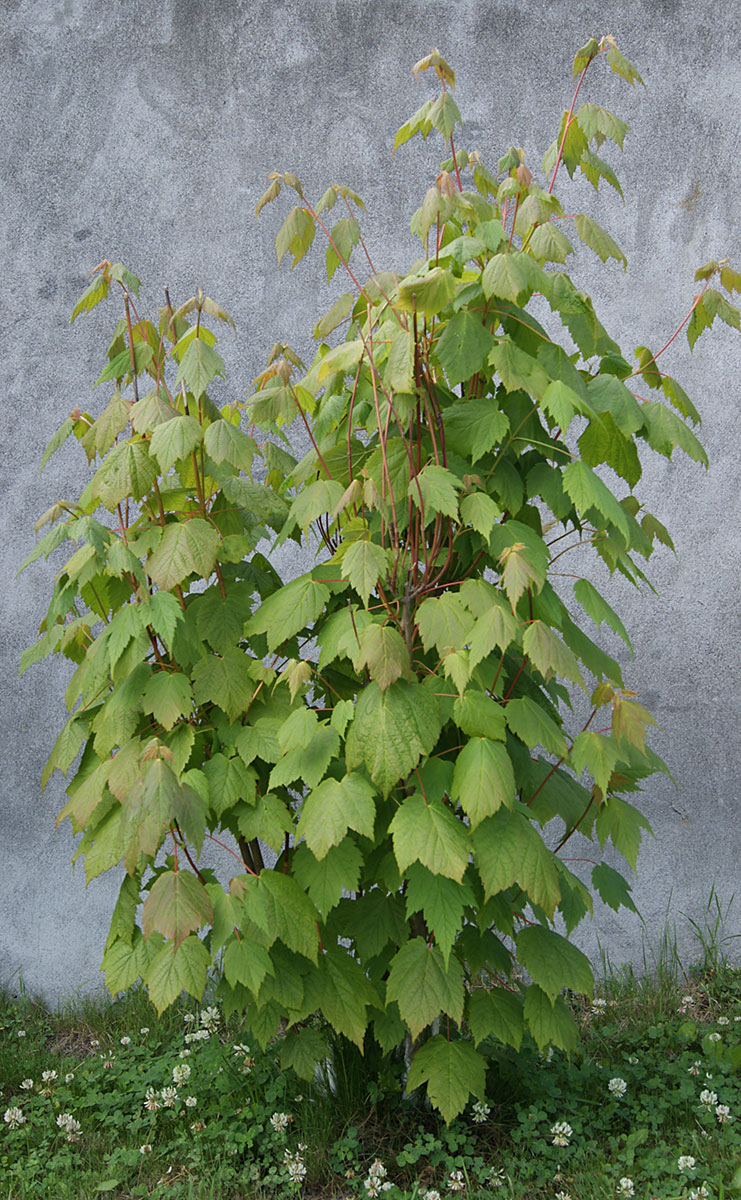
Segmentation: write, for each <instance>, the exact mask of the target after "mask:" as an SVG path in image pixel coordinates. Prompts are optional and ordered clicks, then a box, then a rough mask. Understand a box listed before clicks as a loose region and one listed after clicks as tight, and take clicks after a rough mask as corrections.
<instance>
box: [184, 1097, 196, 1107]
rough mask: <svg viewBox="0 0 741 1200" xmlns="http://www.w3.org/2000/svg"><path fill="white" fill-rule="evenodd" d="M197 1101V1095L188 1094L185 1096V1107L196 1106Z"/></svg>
mask: <svg viewBox="0 0 741 1200" xmlns="http://www.w3.org/2000/svg"><path fill="white" fill-rule="evenodd" d="M197 1103H198V1101H197V1100H196V1098H195V1096H186V1097H185V1107H186V1108H195V1106H196V1104H197Z"/></svg>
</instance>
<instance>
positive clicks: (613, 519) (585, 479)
mask: <svg viewBox="0 0 741 1200" xmlns="http://www.w3.org/2000/svg"><path fill="white" fill-rule="evenodd" d="M665 411H667V412H668V409H667V410H665ZM688 432H689V431H688ZM563 486H564V488H565V489H566V491H567V492H568V494H569V496H570V497H571V499H572V500H573V501H574V504H575V505H576V508H577V510H578V512H579V513H580V514H581V515H582V516H587V514H588V513H589V511H590V509H596V510H597V511H598V512H600V513H601V514H602V516H603V517H605V519H606V520H607V521H609V522H610V523H611V524H612V525H614V526H615V528H616V529H617V530H618V531H619V532H620V533H621V534H622V535H623V538H624V539H625V543H626V545H630V527H629V525H628V520H627V517H626V515H625V509H624V508H622V506H621V505H620V502H619V501H618V500H617V499H616V498H615V496H614V495H613V494H612V492H611V491H610V489H609V487H608V486H607V484H606V483H603V482H602V480H601V479H600V477H599V475H595V473H594V471H593V470H592V469H591V468H590V467H588V466H587V464H586V463H585V462H581V461H578V460H577V461H576V462H572V463H569V465H568V467H566V468H565V469H564V472H563Z"/></svg>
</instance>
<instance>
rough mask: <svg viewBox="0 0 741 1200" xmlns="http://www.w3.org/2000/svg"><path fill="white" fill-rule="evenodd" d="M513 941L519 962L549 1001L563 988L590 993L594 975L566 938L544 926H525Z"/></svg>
mask: <svg viewBox="0 0 741 1200" xmlns="http://www.w3.org/2000/svg"><path fill="white" fill-rule="evenodd" d="M516 942H517V956H518V958H519V960H520V962H521V963H522V965H523V966H524V967H525V968H526V969H527V971H528V973H529V975H530V977H531V978H532V980H533V983H535V984H537V986H538V987H539V988H541V990H542V991H544V992H545V994H546V996H548V999H549V1000H550V1001H551V1003H553V1002H554V1000H555V999H556V996H558V994H559V993H560V992H561V991H562V989H563V988H568V989H569V990H570V991H572V992H580V993H581V994H582V995H584V996H591V994H592V988H593V987H594V978H593V976H592V968H591V966H590V965H589V959H588V958H587V956H586V954H583V953H582V951H581V950H579V949H577V947H576V946H574V945H573V944H572V943H571V942H569V941H567V939H566V938H564V937H562V936H561V935H560V934H559V933H556V932H555V931H554V930H553V929H546V928H545V926H544V925H527V926H526V927H525V928H524V929H521V930H520V931H519V933H518V934H517V938H516Z"/></svg>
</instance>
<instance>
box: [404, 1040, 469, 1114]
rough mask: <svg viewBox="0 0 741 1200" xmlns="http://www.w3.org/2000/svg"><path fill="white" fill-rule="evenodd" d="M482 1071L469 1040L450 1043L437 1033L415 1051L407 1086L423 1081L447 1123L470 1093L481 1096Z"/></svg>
mask: <svg viewBox="0 0 741 1200" xmlns="http://www.w3.org/2000/svg"><path fill="white" fill-rule="evenodd" d="M485 1074H486V1067H485V1063H484V1059H483V1058H482V1057H481V1055H480V1054H477V1052H476V1051H475V1050H474V1048H473V1046H472V1045H471V1044H470V1042H451V1041H448V1040H447V1038H444V1037H443V1036H442V1035H440V1034H437V1035H436V1036H435V1037H433V1038H430V1039H429V1041H427V1042H425V1043H424V1045H423V1046H420V1047H419V1049H418V1050H417V1051H416V1053H415V1055H414V1058H413V1059H412V1065H411V1067H410V1068H409V1079H408V1080H407V1089H408V1090H409V1091H412V1090H413V1089H414V1088H417V1087H420V1086H421V1085H422V1084H423V1083H426V1084H427V1095H428V1096H429V1098H430V1102H431V1103H432V1104H433V1105H434V1107H435V1108H437V1109H439V1110H440V1113H441V1114H442V1117H443V1120H444V1121H445V1122H446V1123H448V1124H450V1122H451V1121H452V1120H453V1119H454V1118H455V1117H457V1116H458V1115H459V1113H462V1112H463V1109H464V1108H465V1107H466V1104H467V1103H468V1099H469V1096H472V1095H473V1096H479V1097H483V1096H484V1094H485Z"/></svg>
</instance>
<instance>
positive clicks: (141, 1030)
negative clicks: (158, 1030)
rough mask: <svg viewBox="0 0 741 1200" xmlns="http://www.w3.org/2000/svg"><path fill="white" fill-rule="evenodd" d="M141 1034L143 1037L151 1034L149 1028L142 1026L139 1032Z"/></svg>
mask: <svg viewBox="0 0 741 1200" xmlns="http://www.w3.org/2000/svg"><path fill="white" fill-rule="evenodd" d="M139 1033H140V1034H141V1035H142V1037H146V1036H147V1034H148V1033H149V1026H148V1025H142V1027H141V1029H140V1030H139Z"/></svg>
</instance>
